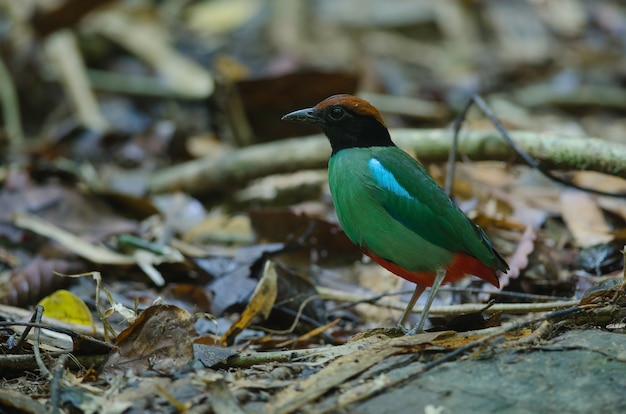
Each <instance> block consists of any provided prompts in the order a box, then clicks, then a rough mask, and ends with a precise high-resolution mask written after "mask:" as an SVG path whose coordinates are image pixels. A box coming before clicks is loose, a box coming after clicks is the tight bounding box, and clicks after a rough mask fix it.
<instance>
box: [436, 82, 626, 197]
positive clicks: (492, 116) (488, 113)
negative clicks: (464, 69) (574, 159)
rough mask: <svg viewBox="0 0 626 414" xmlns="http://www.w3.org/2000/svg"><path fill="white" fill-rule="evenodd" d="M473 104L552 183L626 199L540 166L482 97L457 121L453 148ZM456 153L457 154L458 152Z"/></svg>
mask: <svg viewBox="0 0 626 414" xmlns="http://www.w3.org/2000/svg"><path fill="white" fill-rule="evenodd" d="M472 103H475V104H476V105H477V106H478V107H479V108H480V110H481V111H482V112H483V113H484V114H485V116H486V117H487V118H489V120H490V121H491V123H492V124H493V126H494V127H495V128H496V129H497V130H498V132H500V134H502V137H503V138H504V139H505V141H506V142H507V143H508V144H509V145H510V146H511V148H513V150H514V151H515V152H516V153H517V155H519V156H520V157H521V158H522V159H523V160H524V161H525V162H526V163H527V164H528V165H529V166H531V167H532V168H534V169H536V170H537V171H539V172H540V173H541V174H543V175H545V176H546V177H548V178H549V179H551V180H552V181H555V182H557V183H561V184H564V185H566V186H568V187H572V188H576V189H578V190H582V191H586V192H589V193H592V194H598V195H603V196H609V197H626V192H622V191H620V192H615V193H614V192H608V191H602V190H597V189H594V188H589V187H583V186H580V185H578V184H575V183H573V182H571V181H569V180H566V179H564V178H561V177H559V176H558V175H555V174H553V173H552V172H551V171H549V170H548V169H546V168H544V167H542V166H541V165H539V163H538V162H537V161H536V160H535V159H534V158H533V157H532V156H530V155H529V154H528V153H527V152H526V151H524V150H523V149H522V148H520V146H519V145H517V143H516V142H515V141H514V140H513V138H511V136H510V135H509V133H508V131H507V130H506V128H505V127H504V125H502V122H501V121H500V120H499V119H498V117H496V115H495V114H494V113H493V111H492V110H491V108H489V105H487V103H486V102H485V101H484V100H483V98H481V97H480V95H477V94H474V95H472V97H471V98H470V101H469V102H468V104H467V105H466V107H465V109H464V110H463V112H462V114H461V116H462V117H463V118H461V117H459V118H457V120H459V119H460V122H455V124H454V128H455V129H454V141H453V148H455V144H456V141H457V135H458V132H459V129H460V127H461V123H462V121H463V119H464V118H465V115H466V113H467V110H468V109H469V107H470V106H471V104H472ZM454 152H455V153H456V151H454ZM450 158H451V159H452V160H454V158H453V155H452V152H451V153H450ZM451 170H452V172H454V169H453V168H452V169H451ZM446 184H447V177H446Z"/></svg>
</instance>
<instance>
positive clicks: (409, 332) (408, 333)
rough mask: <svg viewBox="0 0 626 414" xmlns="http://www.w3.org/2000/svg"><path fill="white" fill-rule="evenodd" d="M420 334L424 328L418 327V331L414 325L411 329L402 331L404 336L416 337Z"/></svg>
mask: <svg viewBox="0 0 626 414" xmlns="http://www.w3.org/2000/svg"><path fill="white" fill-rule="evenodd" d="M420 333H424V328H423V327H419V329H418V326H417V325H415V326H414V327H413V329H405V331H404V335H406V336H410V335H417V334H420Z"/></svg>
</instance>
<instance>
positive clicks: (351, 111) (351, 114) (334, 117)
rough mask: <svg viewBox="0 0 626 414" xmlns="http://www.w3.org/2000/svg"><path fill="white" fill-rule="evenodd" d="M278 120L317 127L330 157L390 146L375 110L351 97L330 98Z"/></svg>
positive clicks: (381, 120)
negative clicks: (341, 153) (358, 150)
mask: <svg viewBox="0 0 626 414" xmlns="http://www.w3.org/2000/svg"><path fill="white" fill-rule="evenodd" d="M282 119H283V120H286V121H294V122H306V123H311V124H316V125H318V126H319V127H320V128H322V131H324V134H326V136H327V137H328V140H329V141H330V146H331V147H332V149H333V155H334V154H336V153H337V152H338V151H340V150H342V149H346V148H357V147H379V146H380V147H388V146H393V145H394V143H393V142H392V141H391V137H390V136H389V131H387V127H385V122H384V121H383V118H382V116H380V113H379V112H378V110H377V109H376V108H374V106H372V104H370V103H369V102H367V101H365V100H363V99H361V98H357V97H356V96H352V95H333V96H331V97H330V98H326V99H324V100H323V101H322V102H320V103H318V104H317V105H315V106H314V107H313V108H307V109H301V110H299V111H295V112H291V113H289V114H287V115H285V116H283V117H282Z"/></svg>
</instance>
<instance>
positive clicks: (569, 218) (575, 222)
mask: <svg viewBox="0 0 626 414" xmlns="http://www.w3.org/2000/svg"><path fill="white" fill-rule="evenodd" d="M561 215H562V217H563V221H565V224H567V228H568V229H569V231H570V232H571V233H572V236H573V237H574V243H575V244H576V245H577V246H580V247H589V246H593V245H595V244H600V243H607V242H609V241H611V240H612V239H613V236H612V235H611V234H610V232H611V229H610V227H609V225H608V224H607V222H606V219H605V218H604V215H603V213H602V210H600V207H599V206H598V203H597V202H596V200H595V199H594V198H593V196H591V195H590V194H588V193H584V192H582V191H579V190H563V191H562V192H561Z"/></svg>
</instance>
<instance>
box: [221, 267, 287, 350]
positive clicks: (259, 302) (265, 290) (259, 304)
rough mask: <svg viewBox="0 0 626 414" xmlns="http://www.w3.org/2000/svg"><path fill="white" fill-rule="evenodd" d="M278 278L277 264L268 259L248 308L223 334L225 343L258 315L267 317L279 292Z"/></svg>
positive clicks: (230, 340)
mask: <svg viewBox="0 0 626 414" xmlns="http://www.w3.org/2000/svg"><path fill="white" fill-rule="evenodd" d="M277 280H278V275H277V273H276V267H275V264H274V262H272V261H271V260H268V261H267V262H265V268H264V269H263V276H262V277H261V280H259V283H258V284H257V286H256V289H254V292H252V297H251V298H250V302H249V303H248V306H246V309H244V311H243V312H242V313H241V316H239V319H238V320H237V322H235V323H234V324H232V325H231V327H230V328H229V329H228V331H227V332H226V333H225V334H224V336H222V343H223V344H231V343H232V342H233V341H234V339H235V337H236V336H237V334H238V333H239V332H241V331H242V330H244V329H245V328H246V327H248V326H249V325H250V324H251V323H252V320H253V319H254V317H256V316H257V315H261V316H263V318H264V319H267V317H268V316H269V314H270V312H271V311H272V308H273V307H274V303H275V302H276V295H277V293H278V286H277V283H276V282H277Z"/></svg>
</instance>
